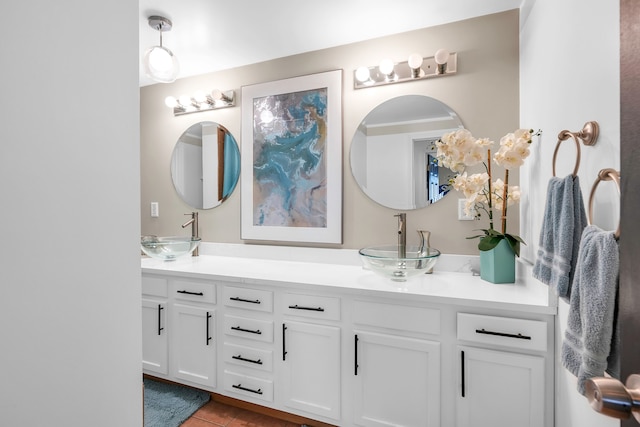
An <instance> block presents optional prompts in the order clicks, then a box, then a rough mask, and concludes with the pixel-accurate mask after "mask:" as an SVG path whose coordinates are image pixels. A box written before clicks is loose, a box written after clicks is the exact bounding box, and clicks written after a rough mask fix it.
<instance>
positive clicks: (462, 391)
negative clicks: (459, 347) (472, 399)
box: [460, 351, 465, 397]
mask: <svg viewBox="0 0 640 427" xmlns="http://www.w3.org/2000/svg"><path fill="white" fill-rule="evenodd" d="M460 376H461V377H462V380H461V383H462V390H461V395H462V397H464V395H465V383H464V351H461V352H460Z"/></svg>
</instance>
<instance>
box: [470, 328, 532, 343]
mask: <svg viewBox="0 0 640 427" xmlns="http://www.w3.org/2000/svg"><path fill="white" fill-rule="evenodd" d="M476 334H485V335H495V336H498V337H507V338H518V339H521V340H530V339H531V337H530V336H527V335H522V334H505V333H504V332H493V331H485V330H484V328H482V329H476Z"/></svg>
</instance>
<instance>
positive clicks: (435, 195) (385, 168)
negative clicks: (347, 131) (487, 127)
mask: <svg viewBox="0 0 640 427" xmlns="http://www.w3.org/2000/svg"><path fill="white" fill-rule="evenodd" d="M461 128H463V126H462V122H461V121H460V119H459V118H458V115H457V114H456V113H455V111H453V110H452V109H451V108H449V107H448V106H447V105H446V104H444V103H442V102H440V101H438V100H437V99H433V98H430V97H428V96H423V95H405V96H399V97H397V98H393V99H390V100H388V101H385V102H383V103H382V104H380V105H378V106H377V107H376V108H374V109H373V110H372V111H371V112H370V113H369V114H367V116H366V117H365V118H364V120H363V121H362V123H360V126H358V129H357V130H356V133H355V135H354V136H353V140H352V141H351V152H350V157H351V173H352V174H353V177H354V178H355V180H356V182H357V183H358V185H359V186H360V188H361V189H362V191H363V192H364V193H365V194H366V195H367V196H369V197H370V198H371V199H372V200H374V201H375V202H377V203H379V204H381V205H383V206H386V207H388V208H392V209H399V210H410V209H418V208H423V207H425V206H428V205H430V204H431V203H435V202H437V201H438V200H440V199H441V198H442V197H444V196H445V194H447V192H449V178H452V177H453V176H454V173H453V172H451V171H450V170H449V169H446V168H443V167H438V161H437V159H436V146H435V142H436V141H437V140H438V139H440V137H442V135H443V134H445V133H447V132H451V131H454V130H457V129H461Z"/></svg>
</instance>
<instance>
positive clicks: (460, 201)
mask: <svg viewBox="0 0 640 427" xmlns="http://www.w3.org/2000/svg"><path fill="white" fill-rule="evenodd" d="M466 201H467V200H466V199H458V220H460V221H473V220H474V219H475V216H474V215H473V214H474V213H475V210H474V211H472V212H471V215H467V214H466V213H465V212H464V204H465V202H466Z"/></svg>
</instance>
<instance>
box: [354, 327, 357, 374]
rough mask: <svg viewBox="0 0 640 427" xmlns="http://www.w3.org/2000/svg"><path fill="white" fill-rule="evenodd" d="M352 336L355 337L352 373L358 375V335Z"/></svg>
mask: <svg viewBox="0 0 640 427" xmlns="http://www.w3.org/2000/svg"><path fill="white" fill-rule="evenodd" d="M354 337H355V340H354V341H355V342H354V344H355V348H356V350H355V352H354V353H355V363H354V366H355V368H354V374H355V375H358V335H354Z"/></svg>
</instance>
